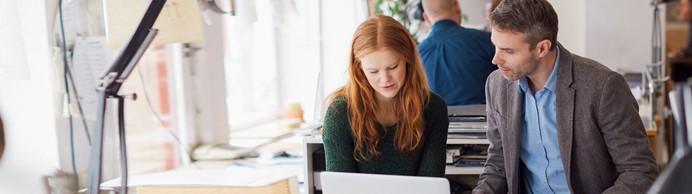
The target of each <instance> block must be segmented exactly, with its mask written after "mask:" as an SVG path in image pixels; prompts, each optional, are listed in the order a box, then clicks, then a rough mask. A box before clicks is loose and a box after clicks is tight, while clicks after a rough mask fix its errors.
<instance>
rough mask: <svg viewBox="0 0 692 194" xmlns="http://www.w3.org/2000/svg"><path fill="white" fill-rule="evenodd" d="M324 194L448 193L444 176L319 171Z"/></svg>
mask: <svg viewBox="0 0 692 194" xmlns="http://www.w3.org/2000/svg"><path fill="white" fill-rule="evenodd" d="M320 181H321V184H322V193H324V194H353V193H359V194H369V193H372V194H381V193H397V194H420V193H425V194H449V192H450V191H449V181H448V180H447V179H446V178H434V177H420V176H398V175H379V174H365V173H343V172H321V173H320Z"/></svg>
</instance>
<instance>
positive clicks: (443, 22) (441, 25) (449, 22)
mask: <svg viewBox="0 0 692 194" xmlns="http://www.w3.org/2000/svg"><path fill="white" fill-rule="evenodd" d="M450 26H460V25H458V24H457V23H455V22H454V21H452V20H440V21H437V22H435V24H433V27H432V29H433V31H434V30H435V29H439V28H446V27H450Z"/></svg>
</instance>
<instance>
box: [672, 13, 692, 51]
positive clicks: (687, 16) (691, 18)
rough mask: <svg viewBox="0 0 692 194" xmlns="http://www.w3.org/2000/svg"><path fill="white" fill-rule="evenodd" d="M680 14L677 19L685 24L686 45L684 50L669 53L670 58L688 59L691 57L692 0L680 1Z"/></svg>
mask: <svg viewBox="0 0 692 194" xmlns="http://www.w3.org/2000/svg"><path fill="white" fill-rule="evenodd" d="M679 9H680V12H679V15H678V18H679V19H680V20H683V21H685V22H687V23H688V24H687V25H688V28H689V29H688V30H687V44H685V47H684V48H679V49H676V50H673V51H672V52H671V53H670V56H671V57H672V58H689V57H692V0H680V7H679Z"/></svg>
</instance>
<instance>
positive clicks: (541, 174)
mask: <svg viewBox="0 0 692 194" xmlns="http://www.w3.org/2000/svg"><path fill="white" fill-rule="evenodd" d="M490 24H491V26H492V37H491V40H492V42H493V43H494V44H495V47H496V48H497V50H496V52H495V57H494V58H493V63H494V64H497V66H498V67H499V68H500V69H499V70H498V71H495V72H493V73H492V74H490V76H489V77H488V83H487V84H486V96H487V98H488V100H487V101H488V104H487V112H488V132H487V137H488V140H489V141H490V146H489V148H488V159H487V161H486V164H485V170H484V172H483V173H482V174H481V175H480V177H479V180H478V184H477V187H476V188H475V189H474V191H473V193H476V194H478V193H502V194H505V193H644V192H646V191H647V190H648V189H649V187H650V186H651V185H652V184H653V182H654V179H656V176H657V174H658V172H657V167H656V161H655V160H654V157H653V153H652V151H651V147H650V146H649V141H648V139H647V136H646V132H645V130H644V125H643V124H642V121H641V118H640V117H639V113H638V104H637V101H636V100H635V99H634V97H633V95H632V93H631V92H630V89H629V86H628V85H627V82H625V79H624V78H623V77H622V76H621V75H620V74H618V73H616V72H614V71H612V70H610V69H608V67H606V66H604V65H602V64H600V63H598V62H596V61H594V60H591V59H588V58H584V57H580V56H577V55H575V54H572V53H570V52H569V51H568V50H567V49H566V48H565V47H564V46H563V45H561V44H560V43H559V42H557V34H558V16H557V14H556V13H555V10H554V9H553V7H552V6H551V5H550V3H548V1H546V0H511V1H502V2H501V3H500V5H499V6H498V7H497V8H496V9H495V11H493V12H492V13H491V14H490Z"/></svg>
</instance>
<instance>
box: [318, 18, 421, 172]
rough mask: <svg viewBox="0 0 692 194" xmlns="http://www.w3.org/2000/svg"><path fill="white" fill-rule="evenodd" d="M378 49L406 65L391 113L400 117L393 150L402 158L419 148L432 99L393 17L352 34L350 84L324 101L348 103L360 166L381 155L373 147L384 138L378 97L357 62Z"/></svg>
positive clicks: (411, 45)
mask: <svg viewBox="0 0 692 194" xmlns="http://www.w3.org/2000/svg"><path fill="white" fill-rule="evenodd" d="M381 49H387V50H389V51H392V52H395V53H397V54H398V55H399V56H400V57H402V58H404V59H405V60H406V78H405V79H404V83H403V85H402V86H401V89H400V90H399V92H398V93H397V95H396V96H395V97H394V99H393V100H394V101H393V103H394V104H395V106H394V109H395V110H394V111H395V113H396V115H397V117H399V121H398V122H397V123H396V127H397V130H396V134H395V137H394V144H395V147H396V148H397V150H398V151H399V152H401V153H404V154H410V153H413V152H415V151H416V150H417V149H419V148H420V147H421V146H422V145H423V132H424V130H425V122H424V120H423V109H424V108H425V106H426V105H427V104H428V101H429V99H430V92H429V90H430V88H429V86H428V82H427V78H426V76H425V71H424V70H423V65H422V63H421V60H420V57H419V56H420V55H419V54H418V49H417V46H416V41H415V40H414V39H413V37H412V36H411V35H410V34H409V32H408V30H407V29H406V28H404V26H403V25H401V23H399V22H398V21H396V20H394V19H393V18H391V17H388V16H383V15H377V16H374V17H371V18H369V19H368V20H366V21H365V22H363V23H362V24H360V26H358V28H357V29H356V32H355V34H354V35H353V41H352V45H351V54H350V65H349V70H348V72H349V80H348V82H347V83H346V85H345V86H344V87H342V88H340V89H338V90H337V91H335V92H334V93H333V94H332V96H331V97H330V100H329V101H328V102H332V101H333V100H334V98H336V97H339V96H343V97H344V98H345V99H346V101H347V102H348V103H347V104H348V115H349V118H348V119H349V124H350V125H351V128H352V129H353V134H354V136H355V150H354V152H353V156H354V158H356V160H358V161H361V159H362V160H369V159H370V158H371V157H373V156H378V155H380V152H379V151H378V150H377V145H378V143H379V142H380V140H381V139H382V137H384V135H385V134H384V133H383V131H381V130H379V129H380V128H381V127H383V126H382V125H381V124H379V123H378V122H377V118H376V116H375V115H376V114H375V112H376V111H377V107H378V106H377V100H376V98H375V97H376V95H377V94H376V91H375V89H373V88H372V86H370V84H369V83H368V80H367V78H366V77H365V73H364V72H363V70H362V67H361V65H362V64H361V61H360V58H362V57H363V56H365V55H367V54H370V53H372V52H374V51H378V50H381ZM363 151H365V152H363Z"/></svg>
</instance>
